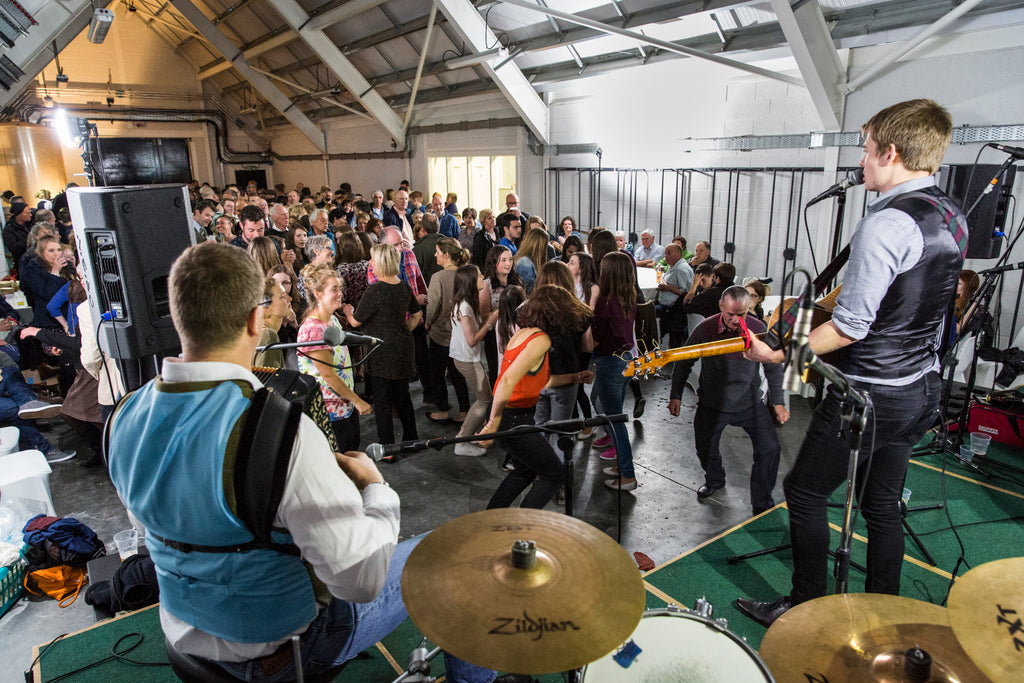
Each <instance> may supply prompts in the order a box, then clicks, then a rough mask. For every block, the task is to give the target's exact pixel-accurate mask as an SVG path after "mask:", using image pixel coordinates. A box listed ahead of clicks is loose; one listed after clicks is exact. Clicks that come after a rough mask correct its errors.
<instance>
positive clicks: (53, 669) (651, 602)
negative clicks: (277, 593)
mask: <svg viewBox="0 0 1024 683" xmlns="http://www.w3.org/2000/svg"><path fill="white" fill-rule="evenodd" d="M991 451H992V452H991V453H990V454H989V455H990V460H991V461H992V462H1004V463H1008V464H1022V463H1024V455H1022V453H1021V451H1020V450H1018V449H1010V448H1006V447H1002V446H998V445H994V447H993V448H992V449H991ZM982 464H983V466H984V467H985V469H986V470H991V471H993V472H999V470H998V468H996V467H993V466H991V464H986V463H984V462H983V463H982ZM942 468H943V462H942V458H941V457H940V456H934V455H930V456H924V457H919V458H915V459H914V460H913V461H912V462H911V465H910V469H909V471H908V474H907V483H906V487H907V488H909V489H911V491H912V493H911V500H910V504H911V507H912V508H913V507H915V506H925V505H933V504H940V503H943V502H945V504H946V506H947V507H946V508H945V509H941V510H926V511H913V510H912V511H911V512H910V513H909V514H908V516H907V521H908V523H909V524H910V525H911V528H912V529H913V530H914V531H915V532H916V533H917V534H918V536H919V538H920V540H921V542H922V543H923V544H924V546H925V548H926V549H927V550H928V552H929V553H931V554H932V555H933V557H934V559H935V560H936V563H937V566H936V567H929V566H927V564H926V563H925V562H924V559H923V558H924V555H923V553H922V552H921V550H920V549H919V548H918V547H916V545H915V544H914V542H913V541H912V540H911V539H910V537H909V536H908V537H907V554H906V557H905V561H904V569H903V581H902V590H901V595H903V596H905V597H909V598H914V599H917V600H923V601H925V602H931V603H935V604H940V603H941V602H942V601H943V600H944V598H945V596H946V592H947V590H948V587H949V580H950V572H951V571H952V570H953V569H954V566H955V565H956V563H957V559H958V558H959V556H960V552H961V551H960V542H958V540H957V538H956V535H955V534H954V533H953V531H952V530H951V529H950V524H949V519H947V512H948V515H949V516H950V517H951V518H952V520H953V523H954V524H955V525H956V529H957V532H958V533H959V537H960V541H962V543H963V545H964V549H965V553H964V556H965V560H966V564H965V565H964V566H962V567H961V568H960V569H959V570H958V574H959V575H962V574H963V573H965V572H966V571H967V570H968V568H969V567H975V566H978V565H981V564H984V563H986V562H989V561H992V560H996V559H1001V558H1006V557H1015V556H1017V555H1020V554H1021V549H1022V548H1024V523H1022V522H1024V475H1019V474H1015V475H1014V476H1012V477H1009V478H1008V476H1004V475H1003V474H999V475H998V476H993V477H992V478H991V479H989V478H986V477H985V476H983V475H979V474H977V473H975V472H973V471H970V470H968V469H967V468H965V467H963V466H962V465H960V464H959V463H954V462H953V461H950V460H947V462H946V469H947V473H946V476H945V477H943V474H942ZM1004 471H1005V470H1004ZM1018 480H1020V481H1018ZM843 496H844V494H843V491H842V490H840V491H837V492H836V495H835V496H833V500H834V501H835V502H837V503H840V502H842V500H843ZM787 514H788V513H787V511H786V509H785V506H784V505H780V506H777V507H776V508H774V509H772V510H771V511H769V512H766V513H765V514H763V515H761V516H759V517H756V518H754V519H752V520H749V521H747V522H745V523H744V524H742V525H740V526H738V527H737V528H735V529H732V530H730V531H729V532H727V533H724V534H722V535H721V536H719V537H717V538H715V539H712V540H711V541H709V542H707V543H705V544H704V545H702V546H700V547H699V548H696V549H693V550H690V551H688V552H687V553H685V554H683V555H681V556H680V557H678V558H676V559H674V560H672V561H670V562H667V563H665V564H664V565H662V566H660V567H657V568H655V569H654V570H652V571H650V572H647V574H646V575H645V577H644V579H645V582H646V585H647V607H648V608H649V609H650V608H657V607H662V606H664V605H665V604H666V603H667V602H672V603H675V604H678V605H680V606H685V607H693V605H694V601H696V600H697V599H698V598H702V597H703V598H705V599H707V600H708V601H709V602H711V603H712V605H714V607H715V616H716V617H719V618H725V619H726V620H727V621H728V624H729V628H730V629H731V630H732V631H733V632H735V633H736V634H738V635H740V636H742V637H744V638H746V640H747V642H748V643H749V644H750V645H751V646H752V647H754V648H756V647H758V646H759V645H760V642H761V639H762V637H763V636H764V633H765V629H764V628H762V627H761V626H759V625H757V624H756V623H754V622H753V621H751V620H749V619H747V618H745V617H744V616H742V615H741V614H740V613H739V612H738V611H737V610H736V608H735V607H734V604H733V601H734V600H735V598H737V597H739V596H749V597H754V598H758V599H764V600H771V599H775V598H776V597H778V596H779V595H783V594H786V593H788V591H789V587H790V583H789V582H790V572H791V569H792V561H791V556H790V553H789V551H788V550H783V551H779V552H775V553H770V554H766V555H763V556H760V557H756V558H753V559H749V560H744V561H741V562H737V563H734V564H730V563H729V561H728V558H729V557H731V556H733V555H738V554H742V553H749V552H753V551H758V550H764V549H768V548H772V547H775V546H779V545H784V544H786V543H788V541H789V534H788V524H787ZM829 516H830V520H831V522H832V524H833V532H832V536H833V539H832V547H833V548H834V547H835V546H836V545H838V539H839V533H838V525H839V524H840V523H841V521H842V510H841V509H838V508H835V509H832V510H830V512H829ZM854 531H855V537H854V541H853V546H852V559H853V562H855V563H859V564H861V565H863V564H864V556H865V549H866V543H865V537H866V533H867V532H866V528H865V526H864V521H863V519H862V518H859V519H858V520H857V524H856V526H855V528H854ZM850 590H851V592H862V591H863V590H864V575H863V574H862V573H861V572H860V571H858V570H856V569H851V573H850ZM131 633H139V634H142V636H143V640H142V642H141V643H139V644H138V645H137V646H136V647H134V648H133V649H131V650H130V651H127V652H125V650H127V648H128V647H129V646H130V645H132V644H133V643H135V642H136V641H137V640H138V638H137V637H135V636H130V637H129V638H127V639H126V640H125V641H123V642H122V644H121V646H120V648H119V651H120V652H121V655H122V656H121V658H116V657H114V656H112V655H111V649H112V648H113V647H114V646H115V643H116V642H117V641H118V639H119V638H121V637H122V636H126V635H127V634H131ZM421 637H422V636H421V634H420V632H419V630H418V629H417V628H416V626H415V625H414V624H413V623H412V622H411V621H409V620H406V622H405V623H404V624H403V625H402V626H401V627H400V628H399V629H397V630H396V631H395V632H394V633H392V634H391V635H389V636H388V637H387V638H386V639H384V641H383V642H382V643H381V644H380V645H379V646H378V647H377V648H374V649H372V650H371V651H369V652H368V653H367V654H368V656H365V657H364V658H360V659H356V660H354V661H353V662H351V663H350V664H349V666H348V667H347V668H346V669H345V670H344V671H343V672H342V674H341V675H340V676H339V677H338V678H337V680H339V681H360V682H366V683H376V682H378V681H379V682H382V683H383V682H386V681H391V680H394V678H395V677H396V676H397V675H398V673H399V672H400V671H401V670H402V667H404V666H405V665H406V663H407V661H406V660H407V658H408V655H409V652H410V651H411V650H412V649H413V648H414V647H415V646H416V645H417V644H418V643H419V641H420V639H421ZM429 647H432V645H430V646H429ZM128 660H134V661H135V662H149V663H155V664H162V663H165V662H166V657H165V655H164V646H163V635H162V633H161V631H160V623H159V615H158V611H157V609H156V608H150V609H146V610H141V611H139V612H136V613H134V614H131V615H128V616H125V617H122V618H120V619H116V620H113V621H109V622H105V623H103V624H99V625H97V626H95V627H93V628H91V629H87V630H85V631H82V632H80V633H77V634H73V635H71V636H67V637H65V638H63V639H61V640H59V641H57V642H55V643H54V645H53V646H52V647H51V648H50V649H49V650H48V651H46V652H45V653H44V654H43V655H42V656H41V658H40V665H39V666H40V669H39V671H40V672H41V676H40V677H37V679H36V680H37V681H41V682H45V683H49V682H50V681H56V680H73V681H82V682H90V681H97V682H98V683H111V682H112V681H129V680H135V679H140V678H141V679H143V680H146V681H164V680H166V681H173V680H176V679H175V678H174V676H173V674H172V673H171V671H170V669H169V668H168V667H167V666H145V665H142V664H137V663H132V662H129V661H128ZM395 663H397V666H395V665H394V664H395ZM72 672H73V673H72ZM68 674H70V675H68ZM442 674H443V664H442V659H441V657H438V658H436V659H435V660H434V662H433V675H435V676H441V675H442ZM62 677H63V678H62ZM540 680H541V681H544V682H545V683H548V682H554V681H560V680H561V676H558V675H548V676H542V677H540Z"/></svg>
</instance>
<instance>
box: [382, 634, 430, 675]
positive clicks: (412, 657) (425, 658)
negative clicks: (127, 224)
mask: <svg viewBox="0 0 1024 683" xmlns="http://www.w3.org/2000/svg"><path fill="white" fill-rule="evenodd" d="M439 654H441V648H439V647H435V648H434V649H433V650H431V651H430V652H427V639H426V638H424V639H423V640H421V641H420V644H419V645H417V646H416V648H415V649H414V650H413V651H412V652H410V653H409V666H407V667H406V668H405V671H404V672H403V673H402V675H401V676H399V677H398V678H396V679H395V680H393V681H392V682H391V683H434V681H436V680H437V679H436V678H434V677H433V676H431V675H430V660H432V659H433V658H434V657H436V656H438V655H439Z"/></svg>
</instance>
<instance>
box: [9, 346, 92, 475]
mask: <svg viewBox="0 0 1024 683" xmlns="http://www.w3.org/2000/svg"><path fill="white" fill-rule="evenodd" d="M60 409H61V406H60V404H53V403H47V402H45V401H40V400H39V398H38V397H37V396H36V394H35V392H33V391H32V387H30V386H29V385H28V383H27V382H25V377H24V376H23V375H22V374H21V370H19V369H18V368H17V367H11V366H4V367H0V424H10V425H13V426H15V427H17V428H18V433H19V435H20V438H19V443H18V447H19V448H21V449H22V450H27V449H35V450H37V451H39V452H40V453H42V454H43V455H45V456H46V462H50V463H54V462H64V461H65V460H70V459H71V458H73V457H75V451H66V452H65V451H62V450H60V449H59V448H57V447H56V446H53V445H51V444H50V442H49V441H47V440H46V437H45V436H43V435H42V434H40V433H39V430H38V429H37V428H36V426H35V421H36V420H39V419H43V418H48V417H56V416H57V415H58V414H60Z"/></svg>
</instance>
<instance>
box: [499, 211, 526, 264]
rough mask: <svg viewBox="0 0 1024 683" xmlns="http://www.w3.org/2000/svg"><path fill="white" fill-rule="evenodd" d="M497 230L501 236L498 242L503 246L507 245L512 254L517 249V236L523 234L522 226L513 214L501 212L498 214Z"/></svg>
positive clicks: (514, 253)
mask: <svg viewBox="0 0 1024 683" xmlns="http://www.w3.org/2000/svg"><path fill="white" fill-rule="evenodd" d="M498 230H500V231H501V233H502V238H501V240H500V241H499V242H498V244H500V245H501V246H503V247H508V248H509V251H511V252H512V255H513V256H515V255H516V252H517V251H519V238H520V237H522V236H523V226H522V223H520V221H519V219H518V218H517V217H516V216H515V214H511V213H503V214H501V215H500V216H498Z"/></svg>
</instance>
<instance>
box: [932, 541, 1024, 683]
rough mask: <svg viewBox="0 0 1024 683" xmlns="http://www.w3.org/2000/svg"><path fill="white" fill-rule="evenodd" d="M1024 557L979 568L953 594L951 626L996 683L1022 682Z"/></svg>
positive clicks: (957, 583) (950, 613)
mask: <svg viewBox="0 0 1024 683" xmlns="http://www.w3.org/2000/svg"><path fill="white" fill-rule="evenodd" d="M1022 619H1024V557H1014V558H1010V559H1006V560H996V561H995V562H988V563H986V564H983V565H981V566H980V567H975V568H974V569H972V570H970V571H969V572H967V573H966V574H964V575H963V576H961V577H960V578H959V579H957V581H956V583H954V584H953V589H952V590H951V591H950V592H949V623H950V625H951V626H952V627H953V634H954V635H955V636H956V639H957V640H958V641H959V642H960V645H961V646H962V647H963V649H964V651H965V652H966V653H967V654H968V655H970V657H971V659H973V660H974V662H975V663H976V664H977V665H978V668H979V669H981V670H982V671H984V672H985V673H986V674H988V676H989V678H991V679H992V680H993V681H1010V680H1013V681H1019V680H1020V679H1021V673H1020V672H1021V667H1022V666H1024V627H1022V625H1021V620H1022Z"/></svg>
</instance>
